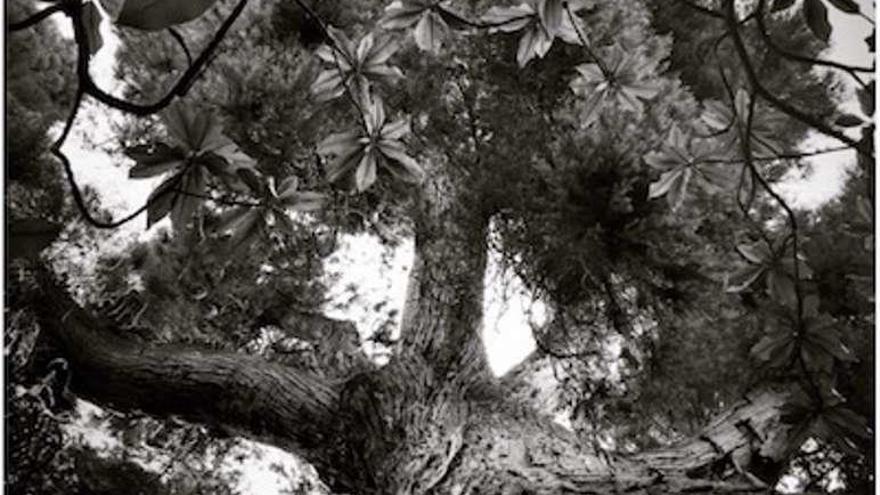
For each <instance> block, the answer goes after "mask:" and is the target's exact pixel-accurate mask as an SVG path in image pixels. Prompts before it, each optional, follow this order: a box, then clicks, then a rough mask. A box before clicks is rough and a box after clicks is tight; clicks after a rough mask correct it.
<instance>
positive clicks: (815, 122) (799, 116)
mask: <svg viewBox="0 0 880 495" xmlns="http://www.w3.org/2000/svg"><path fill="white" fill-rule="evenodd" d="M725 5H726V11H727V12H726V19H727V25H728V28H729V30H730V34H731V38H732V39H733V44H734V47H735V48H736V51H737V54H738V55H739V59H740V61H741V62H742V64H743V68H744V69H745V71H746V76H747V77H748V80H749V84H751V86H752V88H753V89H754V91H755V93H757V94H758V95H760V96H761V97H762V98H763V99H765V100H766V101H767V102H768V103H770V104H771V105H773V106H774V107H776V108H777V109H779V110H780V111H782V112H783V113H785V114H787V115H789V116H790V117H793V118H795V119H796V120H799V121H801V122H803V123H804V124H807V125H809V126H810V127H812V128H814V129H816V130H817V131H819V132H821V133H822V134H825V135H826V136H829V137H833V138H835V139H837V140H839V141H841V142H843V143H846V144H847V145H849V146H850V147H851V148H853V149H855V150H856V151H857V152H858V153H859V154H862V155H864V156H866V157H868V158H870V159H872V160H873V159H874V155H873V153H869V152H867V151H866V150H864V149H863V147H862V146H861V145H860V144H859V142H858V141H856V140H854V139H852V138H851V137H849V136H847V135H846V134H844V133H842V132H840V131H838V130H837V129H834V128H832V127H831V126H829V125H827V124H826V123H824V122H823V121H822V120H821V119H820V118H818V117H816V116H814V115H810V114H808V113H805V112H804V111H802V110H800V109H798V108H796V107H794V106H793V105H792V104H790V103H788V102H787V101H785V100H782V99H781V98H779V97H777V96H776V95H774V94H773V93H771V92H770V91H769V90H767V88H765V87H764V86H763V85H762V84H761V81H760V80H759V79H758V75H757V74H756V73H755V68H754V67H753V66H752V63H751V59H750V57H749V53H748V51H747V50H746V47H745V43H744V42H743V39H742V36H741V35H740V32H739V27H738V23H737V19H736V5H735V2H734V0H726V1H725Z"/></svg>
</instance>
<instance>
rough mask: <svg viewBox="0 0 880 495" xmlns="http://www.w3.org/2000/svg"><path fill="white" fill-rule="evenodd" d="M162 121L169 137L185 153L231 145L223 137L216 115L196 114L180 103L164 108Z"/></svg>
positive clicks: (229, 141) (228, 140) (201, 151)
mask: <svg viewBox="0 0 880 495" xmlns="http://www.w3.org/2000/svg"><path fill="white" fill-rule="evenodd" d="M162 121H163V122H164V123H165V127H166V129H168V134H169V136H170V137H171V138H172V139H174V140H175V141H177V142H178V143H179V144H180V145H182V146H183V147H184V148H185V149H186V151H190V152H193V153H205V152H209V151H215V150H218V149H221V148H223V147H225V146H228V145H230V144H233V143H232V141H231V140H230V139H229V138H227V137H226V136H224V135H223V127H222V125H221V123H220V121H219V119H218V118H217V117H216V115H214V114H213V113H204V112H198V111H197V110H196V109H194V108H192V107H190V106H188V105H186V104H184V103H181V102H177V103H174V104H172V105H170V106H169V107H168V108H166V109H165V111H164V112H162Z"/></svg>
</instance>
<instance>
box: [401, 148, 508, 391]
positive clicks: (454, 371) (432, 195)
mask: <svg viewBox="0 0 880 495" xmlns="http://www.w3.org/2000/svg"><path fill="white" fill-rule="evenodd" d="M438 161H440V160H438ZM426 169H427V174H428V178H427V179H426V180H425V182H424V183H423V185H422V187H421V190H420V194H419V197H418V199H417V201H416V203H417V204H416V207H415V209H416V211H415V213H414V219H415V230H416V240H415V249H416V256H415V260H414V265H413V268H412V271H411V272H410V280H409V287H408V289H407V300H406V304H405V306H404V310H403V321H402V328H401V338H400V349H399V351H400V354H401V357H402V358H403V359H406V358H407V356H408V355H415V356H418V358H419V359H420V360H424V361H426V362H427V363H429V364H430V366H432V367H433V369H434V371H435V372H437V373H438V374H439V375H440V376H449V377H450V378H452V377H453V375H454V376H455V377H462V378H464V379H465V381H469V380H470V379H471V378H473V379H477V380H479V379H481V378H488V377H490V376H491V373H490V371H489V368H488V364H487V361H486V356H485V349H484V348H483V344H482V340H481V336H480V331H481V328H482V314H483V277H484V275H485V270H486V251H487V241H486V239H487V234H488V216H487V215H485V214H484V213H483V212H482V208H481V207H480V205H479V202H478V199H477V198H475V197H473V195H472V194H471V193H470V192H469V191H468V187H467V185H466V173H465V172H464V171H463V170H459V169H456V168H455V167H454V166H453V165H452V164H450V163H427V164H426Z"/></svg>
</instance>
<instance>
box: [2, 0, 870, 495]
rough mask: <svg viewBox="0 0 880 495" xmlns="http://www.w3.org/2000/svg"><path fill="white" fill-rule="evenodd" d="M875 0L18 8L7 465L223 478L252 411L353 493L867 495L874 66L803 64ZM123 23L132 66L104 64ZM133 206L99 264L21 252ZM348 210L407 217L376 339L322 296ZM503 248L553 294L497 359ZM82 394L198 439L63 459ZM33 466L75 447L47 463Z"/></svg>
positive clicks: (818, 57) (104, 225)
mask: <svg viewBox="0 0 880 495" xmlns="http://www.w3.org/2000/svg"><path fill="white" fill-rule="evenodd" d="M313 3H314V5H313ZM862 9H863V8H862V7H860V5H859V4H858V3H856V2H854V1H852V0H827V1H826V0H803V1H801V2H794V1H785V0H773V1H769V2H768V1H767V0H754V1H742V2H736V1H733V0H707V1H703V0H698V1H692V0H668V1H666V0H664V1H652V2H646V1H639V0H628V1H605V0H571V1H566V0H526V1H525V2H522V3H516V2H487V1H482V0H480V1H477V0H475V1H469V2H465V1H440V2H436V1H423V0H397V1H394V2H392V3H390V4H387V3H386V2H378V1H369V2H364V1H359V2H355V1H347V0H346V1H343V2H338V3H337V4H335V5H333V6H329V5H327V4H325V3H321V2H308V1H306V0H295V1H291V2H287V1H277V0H251V1H248V0H239V1H235V2H218V1H213V0H210V1H209V0H205V1H198V2H189V3H186V4H179V3H178V2H173V1H166V0H159V1H144V0H124V1H121V2H109V1H108V2H103V1H102V2H101V4H100V5H99V4H97V3H94V2H81V1H79V0H61V1H58V2H52V3H50V4H48V5H46V6H44V7H42V10H36V11H35V10H34V9H33V8H32V7H25V5H24V4H23V3H21V2H13V3H12V4H10V8H9V12H8V14H9V15H8V21H7V32H8V39H9V40H10V43H9V44H8V45H7V46H8V48H7V69H8V78H7V101H8V102H9V106H8V108H7V120H8V123H9V124H10V125H9V126H8V127H7V142H8V143H9V147H8V149H7V166H6V170H7V184H6V192H7V196H6V206H7V211H8V217H7V221H8V225H9V232H10V239H9V241H8V250H7V253H8V257H9V258H11V259H10V261H8V263H7V278H6V280H7V286H8V287H9V286H11V287H13V288H14V290H12V291H10V293H9V294H8V295H7V300H6V301H7V302H6V312H5V314H6V318H7V323H8V327H9V328H10V329H11V330H12V331H11V332H7V339H6V353H5V355H6V363H7V370H8V374H7V377H8V383H7V389H6V390H7V405H9V404H12V406H13V408H14V409H15V410H17V411H18V410H22V411H25V410H26V411H29V412H28V414H27V415H25V414H24V413H23V414H22V415H20V416H19V417H20V419H18V420H16V421H17V422H16V423H15V425H12V426H10V423H9V422H8V421H7V427H8V428H10V429H11V430H12V436H11V438H12V444H13V449H14V450H13V452H21V453H20V454H17V455H18V457H16V456H13V457H12V465H13V470H12V471H11V473H12V474H8V475H7V480H6V482H7V483H8V485H9V486H16V487H20V489H21V490H22V492H23V493H51V492H53V491H57V490H59V489H61V488H59V487H61V486H68V487H69V486H74V487H75V486H79V487H81V488H80V489H83V488H82V487H83V486H89V487H90V488H89V489H91V490H93V491H94V490H98V489H97V488H95V483H97V482H96V481H94V480H95V479H100V478H102V477H103V478H104V479H105V480H115V481H119V480H121V479H141V480H145V481H142V482H141V484H143V486H145V487H149V488H145V490H147V491H145V492H144V493H147V492H149V493H166V492H167V493H216V492H217V490H220V489H221V487H223V489H225V490H232V488H230V487H231V484H232V481H234V480H232V479H231V478H229V476H228V473H225V474H224V473H223V472H222V470H220V469H218V467H217V466H218V465H219V461H218V462H215V463H214V464H213V465H212V464H211V463H210V462H208V461H207V459H210V458H213V459H222V458H224V456H227V455H229V452H232V451H233V450H234V441H233V440H230V437H235V436H244V437H248V438H252V439H257V440H260V441H265V442H267V443H270V444H273V445H276V446H279V447H281V448H282V449H285V450H287V451H289V452H292V453H294V454H296V455H297V456H299V457H301V458H302V459H303V460H304V461H305V462H308V463H310V464H312V465H313V466H314V467H315V469H316V471H317V475H318V477H320V479H321V480H322V481H323V482H324V483H326V484H327V485H328V486H329V488H330V489H331V490H333V491H336V492H339V493H365V494H367V493H402V494H403V493H559V492H560V490H563V489H565V490H568V491H570V492H573V493H595V492H603V490H605V491H607V490H611V489H612V487H614V488H613V489H616V490H620V489H632V490H634V491H636V492H638V493H654V491H651V490H655V489H656V490H659V491H660V492H662V493H666V492H669V493H682V492H686V491H688V490H696V489H702V490H710V491H714V492H719V493H722V492H723V493H727V492H729V493H740V492H747V491H760V490H763V491H768V490H769V491H772V490H774V487H780V486H781V484H780V483H782V480H785V479H789V481H790V479H796V480H798V482H799V483H800V484H799V488H800V489H802V490H804V491H814V490H820V491H834V490H845V491H847V492H850V493H862V492H865V491H866V490H868V489H870V487H872V486H873V483H874V481H873V480H874V472H873V463H874V454H873V449H872V445H873V435H874V427H873V420H872V418H873V416H874V395H873V394H874V382H873V380H874V371H873V370H874V357H873V349H874V333H873V331H874V312H873V307H874V294H873V273H874V266H873V260H872V256H873V249H874V237H873V231H874V223H873V222H874V213H873V212H874V195H873V191H874V148H873V143H874V124H873V120H872V119H873V112H874V108H873V100H874V81H873V77H872V76H873V67H861V66H853V65H848V64H844V63H841V62H838V61H835V60H830V59H827V58H825V54H824V53H823V50H824V48H826V47H827V44H828V42H829V39H831V37H832V36H833V34H832V33H833V31H834V30H835V29H836V28H837V27H836V26H835V25H833V23H831V22H829V11H830V10H831V11H837V12H839V13H842V14H844V15H847V16H850V17H852V18H853V19H855V18H858V17H857V16H860V17H861V18H863V19H864V21H865V23H866V25H867V23H873V18H872V17H871V13H870V12H865V11H863V10H862ZM56 14H61V15H63V16H64V17H65V18H64V19H62V20H61V21H62V22H63V23H67V24H68V25H70V26H72V28H73V29H72V31H73V40H74V42H75V43H74V44H75V48H74V49H69V48H68V47H67V45H65V44H64V43H63V41H62V40H61V39H60V35H59V34H58V33H57V31H56V30H55V29H54V27H53V25H52V24H51V23H50V21H49V20H48V19H49V18H52V17H58V16H56ZM108 19H109V20H112V22H113V24H114V26H115V33H116V36H118V42H119V47H118V51H117V54H116V66H115V70H116V74H115V78H116V79H117V80H118V81H120V82H121V85H120V87H119V88H118V91H117V92H113V91H110V90H108V89H105V88H102V87H101V86H100V85H99V84H98V82H96V79H95V78H94V76H93V74H92V72H90V64H91V63H92V61H93V59H94V56H95V54H96V53H97V51H98V50H99V49H100V48H101V46H102V45H103V44H104V43H105V40H103V39H102V34H101V31H100V29H99V26H100V24H101V23H102V22H106V21H107V20H108ZM866 42H867V43H868V47H869V50H870V52H871V53H873V43H874V40H873V37H870V38H868V39H867V40H866ZM46 47H51V49H47V48H46ZM848 88H855V89H854V91H855V94H856V97H857V98H858V101H859V102H860V105H861V106H860V108H861V110H860V113H858V114H857V113H854V112H852V111H850V110H847V109H846V108H848V107H846V108H845V105H844V104H845V103H846V101H845V99H846V98H847V96H846V95H847V94H849V93H848V92H849V91H850V89H848ZM86 104H88V105H92V106H93V107H92V108H93V109H97V110H93V111H96V112H98V115H109V114H110V113H111V112H117V113H120V114H122V115H124V116H125V118H124V119H122V120H120V121H119V122H121V123H118V124H116V125H115V127H116V128H115V130H116V131H117V135H116V136H114V140H113V142H112V144H111V145H109V147H110V148H112V149H111V151H112V152H113V153H114V154H115V156H117V157H118V160H119V165H120V166H122V167H127V170H128V175H129V177H130V179H131V180H151V181H153V183H155V188H154V190H153V192H152V193H151V195H150V197H149V199H148V200H147V202H146V203H145V204H144V205H143V206H142V207H140V208H138V209H137V210H135V211H133V212H130V213H126V214H124V215H113V214H112V213H110V212H106V211H102V210H101V209H100V208H101V207H100V202H99V198H98V197H97V196H96V195H95V194H94V193H93V192H92V191H90V190H89V189H88V188H84V187H82V186H81V185H80V184H79V182H78V180H77V176H76V167H80V166H87V165H81V164H73V163H71V160H70V159H69V158H68V157H67V156H66V154H65V153H64V151H63V149H62V148H63V145H64V143H65V142H66V141H67V140H68V137H69V135H70V132H71V129H72V128H73V126H74V124H75V122H76V120H77V118H81V117H78V115H79V114H81V113H82V112H80V110H81V109H83V108H85V105H86ZM102 112H103V113H102ZM53 126H54V128H55V129H57V130H54V129H53ZM50 135H51V136H52V138H50ZM815 135H824V136H826V137H828V138H830V139H833V140H834V141H835V142H836V143H837V144H836V145H834V146H833V147H830V148H820V149H812V148H810V147H809V144H808V143H809V141H808V140H809V138H811V137H812V136H815ZM50 139H54V141H50ZM805 142H806V143H807V144H805ZM840 150H850V151H851V155H852V157H853V160H854V161H855V162H856V163H857V166H856V167H853V168H852V169H851V170H850V172H849V176H848V179H847V182H846V184H845V186H844V187H843V190H842V192H841V193H840V195H839V197H838V198H837V199H835V200H834V201H832V202H830V203H828V204H826V205H823V206H822V207H821V208H818V209H814V210H798V209H796V208H794V207H793V206H791V204H790V202H789V200H787V199H786V197H785V196H784V195H783V194H781V192H780V191H781V185H782V184H783V183H785V182H786V181H789V180H790V177H791V176H792V174H793V173H795V172H797V171H798V170H800V169H802V168H803V167H804V166H805V165H804V163H805V162H804V159H807V158H816V157H822V156H824V155H825V154H827V153H829V152H835V151H840ZM817 166H821V165H817ZM119 187H121V188H122V187H125V185H124V184H120V185H119ZM144 217H146V220H145V224H146V227H147V228H152V229H153V230H154V231H159V233H158V234H156V235H153V236H152V237H151V238H150V239H148V240H141V241H137V242H134V243H132V244H131V245H129V246H127V247H126V249H125V250H124V251H122V252H120V253H114V254H112V255H107V256H104V257H103V258H101V259H100V260H99V262H98V264H97V267H96V268H95V270H94V273H93V275H92V276H91V277H90V278H89V280H88V281H85V280H82V277H81V276H80V279H79V280H77V275H76V274H75V273H72V272H70V271H69V270H67V271H66V272H67V274H68V277H67V279H66V280H65V279H63V277H61V276H59V273H57V272H59V271H60V272H64V271H65V270H59V267H58V263H57V260H55V272H56V273H55V274H53V271H52V263H53V260H52V258H51V256H43V257H42V258H40V257H37V256H33V255H34V254H35V253H37V252H38V251H40V250H42V249H43V248H44V247H46V246H48V245H49V244H51V243H53V242H54V243H55V245H56V246H58V245H61V246H62V249H65V248H64V247H63V246H80V247H82V246H86V249H87V248H88V247H89V246H94V245H95V243H96V242H97V241H96V239H99V238H100V235H98V234H96V233H97V232H103V231H106V230H112V229H115V228H118V227H119V226H121V225H124V224H127V223H129V222H140V221H144V220H142V219H143V218H144ZM157 224H158V225H157ZM348 234H359V235H370V236H376V237H378V238H379V239H381V241H382V242H383V244H384V245H386V246H387V247H388V248H389V249H395V248H396V246H399V245H400V244H401V243H402V242H404V241H407V240H413V241H414V242H413V244H414V250H415V261H414V264H415V266H414V267H413V268H412V272H411V274H410V281H409V283H410V286H409V289H408V293H407V298H406V304H405V306H404V308H402V311H401V312H400V314H399V315H398V314H397V313H396V312H395V311H392V312H390V313H388V312H386V309H385V308H379V307H377V308H374V310H375V311H376V312H379V313H382V316H381V318H380V319H382V320H384V321H385V324H384V325H381V326H380V327H379V328H375V329H371V331H369V332H364V331H363V329H362V328H360V330H362V331H361V332H360V334H359V332H358V330H359V328H358V327H357V326H356V325H355V324H353V323H351V322H345V321H339V320H335V319H332V318H328V317H327V316H325V315H323V314H321V312H322V310H323V309H324V305H325V302H326V300H327V295H328V294H327V290H328V288H327V284H328V282H327V278H326V273H325V262H326V259H327V257H328V256H329V255H330V254H331V253H333V252H334V250H335V249H336V247H337V245H338V241H339V239H340V238H341V237H342V236H345V235H348ZM59 236H61V237H59ZM490 251H491V252H493V253H495V254H497V255H498V258H499V259H500V260H501V264H502V266H503V267H504V269H505V270H507V271H508V272H509V273H510V274H512V275H514V276H516V277H518V279H519V280H521V281H522V284H523V285H524V286H525V287H526V288H527V290H528V291H529V294H530V295H531V297H532V298H533V299H534V300H536V301H540V302H541V303H542V304H543V305H544V306H545V307H546V308H547V312H546V313H547V317H546V318H544V321H541V322H540V324H535V325H533V328H532V333H533V336H534V339H535V342H536V347H537V349H536V351H535V353H534V354H533V355H532V356H530V357H529V358H527V359H526V361H525V362H523V363H522V364H520V365H519V366H518V367H517V368H515V369H514V370H513V371H511V372H510V373H508V374H507V375H505V376H503V377H494V376H492V375H491V373H490V372H489V370H488V366H487V364H486V358H485V349H484V348H483V345H482V343H481V342H480V328H481V321H482V313H483V304H482V299H483V291H484V289H485V287H484V281H483V274H484V272H485V268H486V263H487V257H488V253H489V252H490ZM74 287H77V288H82V287H85V289H84V290H81V291H79V293H76V292H77V291H74V290H72V289H73V288H74ZM365 349H367V350H372V351H375V350H376V349H381V350H382V351H383V353H384V354H383V355H387V356H390V357H389V358H388V360H387V361H388V362H387V364H386V363H385V362H384V361H382V362H378V361H377V359H376V355H375V352H368V353H365V352H364V350H365ZM547 375H550V376H551V378H550V379H547V378H546V377H547ZM59 376H62V377H63V376H67V378H66V381H65V379H62V378H59ZM542 376H544V378H541V377H542ZM59 381H60V382H61V383H60V384H59ZM71 394H74V395H75V396H78V397H82V398H85V399H88V400H91V401H93V402H95V403H96V404H99V405H101V406H102V407H107V408H110V409H114V410H118V411H122V412H126V413H133V414H132V415H131V416H126V417H125V419H123V420H120V421H119V422H118V424H115V426H114V429H115V431H118V432H125V431H131V432H135V433H132V434H130V435H129V437H132V436H133V437H137V440H136V441H134V442H133V443H132V445H128V444H127V445H126V449H134V448H135V444H141V445H143V444H146V443H149V442H152V443H153V444H155V446H157V447H158V448H159V450H162V449H165V450H168V449H171V448H172V447H173V446H174V444H175V442H177V443H180V442H183V441H184V440H181V439H186V440H185V441H186V442H187V443H190V444H192V445H194V447H193V448H192V449H189V450H188V451H187V454H186V455H187V456H190V457H191V458H192V459H193V460H195V459H201V461H200V462H202V463H204V465H200V467H198V468H196V471H190V472H189V474H186V471H185V470H184V471H173V472H172V473H171V475H169V473H168V472H163V473H160V474H157V473H151V472H149V471H150V470H149V469H146V470H145V469H144V468H143V466H141V465H138V464H133V465H126V464H125V462H126V461H127V458H126V455H127V454H126V452H128V450H126V449H123V450H122V452H121V453H119V454H118V455H119V456H121V457H122V459H121V460H119V463H120V464H118V465H116V464H113V462H116V461H113V462H108V461H106V459H104V460H103V461H102V460H101V459H99V458H100V456H97V457H96V456H95V454H94V453H93V452H91V451H89V450H88V449H86V450H82V451H77V452H71V451H70V449H66V450H64V451H63V452H65V453H64V455H61V456H59V455H54V456H53V455H48V456H47V453H46V452H45V449H42V450H41V449H40V446H41V445H42V444H44V443H51V442H57V439H58V438H59V437H60V436H63V435H64V433H63V432H62V431H61V430H60V429H59V425H63V424H64V422H65V420H64V418H63V417H60V416H59V415H58V413H59V411H63V410H66V409H69V405H67V406H65V404H64V403H63V402H64V401H62V400H61V398H62V397H61V396H62V395H63V396H64V397H65V398H69V397H72V396H71ZM10 401H11V402H10ZM141 412H143V413H146V414H147V415H148V416H149V417H145V416H143V414H141ZM172 417H174V418H176V417H181V418H183V419H184V420H185V421H186V423H180V422H179V421H176V420H174V419H171V418H172ZM553 417H557V418H559V417H562V418H564V419H565V421H564V423H565V424H566V425H567V429H566V431H564V432H563V431H561V430H560V429H559V426H558V425H555V424H554V423H553V421H552V420H551V419H550V418H553ZM46 418H49V419H50V420H46ZM145 425H147V426H145ZM27 428H36V431H42V432H43V434H42V435H41V436H39V437H32V436H30V435H26V434H22V433H21V432H22V431H30V430H26V429H27ZM147 428H150V429H155V431H160V432H162V433H160V434H153V435H146V434H143V433H142V432H143V431H144V430H145V429H147ZM137 432H141V433H140V434H138V433H137ZM50 437H51V438H50ZM490 438H497V442H495V443H492V442H491V441H489V440H487V439H490ZM518 442H519V443H518ZM68 454H69V456H68ZM212 456H213V457H212ZM548 456H549V457H548ZM520 457H522V458H523V459H525V461H521V460H520ZM193 462H195V461H193ZM36 464H40V465H64V466H66V467H65V469H64V470H61V469H59V470H57V471H56V474H57V475H58V476H59V479H58V480H55V479H54V478H51V479H50V477H48V476H47V477H45V478H39V479H38V478H35V477H34V471H35V470H37V469H38V468H36V467H33V466H34V465H36ZM174 464H175V462H174V461H172V462H171V465H172V467H173V465H174ZM132 466H134V467H132ZM123 471H124V472H125V473H127V474H123ZM96 472H100V473H104V474H102V475H101V474H99V475H95V474H94V473H96ZM194 472H199V473H201V474H197V475H193V473H194ZM67 473H76V474H67ZM76 475H79V476H80V478H82V480H79V481H77V480H76ZM90 476H91V478H90ZM187 476H189V477H190V478H186V477H187ZM199 477H201V478H202V479H203V480H205V481H204V482H203V483H193V482H192V481H191V479H193V478H195V479H198V478H199ZM89 479H91V480H92V481H91V482H90V481H88V480H89ZM83 480H86V481H83ZM64 483H66V485H64ZM76 483H80V484H79V485H76ZM89 483H91V484H89ZM114 486H115V485H114ZM74 489H75V488H74ZM297 489H298V490H302V491H303V492H306V491H307V490H309V488H308V487H300V488H297ZM517 489H518V490H520V491H519V492H517V491H515V490H517ZM107 490H110V491H109V492H112V491H113V490H114V488H107ZM163 490H164V491H163Z"/></svg>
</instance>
